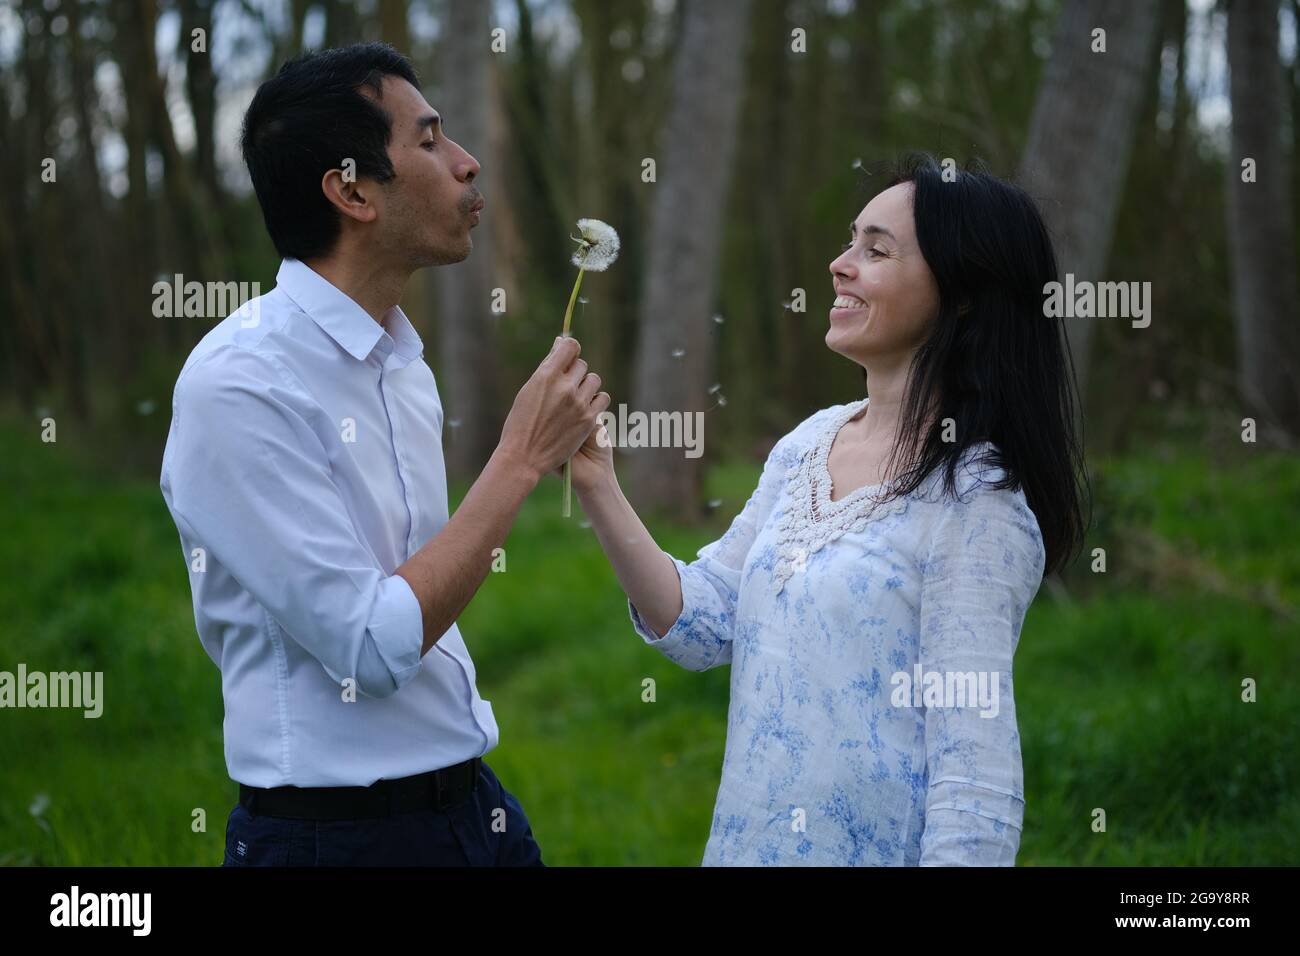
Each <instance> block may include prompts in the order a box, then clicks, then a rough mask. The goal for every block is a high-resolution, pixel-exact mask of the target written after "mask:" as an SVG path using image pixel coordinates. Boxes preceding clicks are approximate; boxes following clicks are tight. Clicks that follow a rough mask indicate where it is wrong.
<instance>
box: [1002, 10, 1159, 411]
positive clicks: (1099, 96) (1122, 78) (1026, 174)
mask: <svg viewBox="0 0 1300 956" xmlns="http://www.w3.org/2000/svg"><path fill="white" fill-rule="evenodd" d="M1159 9H1160V8H1159V5H1158V4H1155V3H1134V2H1132V0H1066V2H1065V4H1064V6H1063V7H1062V8H1061V14H1060V19H1059V20H1058V23H1057V31H1056V38H1055V40H1054V42H1053V45H1052V56H1051V59H1050V60H1049V61H1048V62H1047V65H1046V67H1045V69H1044V73H1043V79H1042V85H1041V86H1040V88H1039V92H1038V99H1037V101H1036V102H1035V104H1034V112H1033V116H1032V119H1031V120H1030V124H1029V136H1028V140H1027V142H1026V145H1025V152H1024V155H1023V157H1022V159H1021V165H1020V179H1021V182H1022V183H1023V184H1024V185H1025V187H1026V188H1027V189H1029V191H1030V192H1031V193H1033V194H1034V196H1035V198H1037V199H1039V200H1041V201H1043V206H1044V208H1043V212H1044V215H1045V216H1046V218H1047V222H1048V226H1049V227H1050V228H1051V230H1052V232H1053V234H1054V235H1055V238H1056V243H1057V245H1056V252H1057V259H1058V261H1059V264H1060V269H1061V274H1062V276H1064V275H1065V274H1066V273H1073V274H1074V276H1075V280H1076V281H1083V280H1089V281H1097V280H1098V279H1100V277H1101V275H1100V274H1101V271H1102V270H1103V269H1104V268H1105V266H1106V257H1107V255H1108V253H1109V251H1110V241H1111V236H1112V234H1113V232H1114V228H1115V215H1116V212H1117V210H1118V208H1119V202H1120V197H1121V195H1122V192H1123V188H1124V180H1125V177H1126V175H1127V173H1128V167H1129V158H1130V155H1131V153H1132V149H1133V134H1134V130H1135V129H1136V121H1137V117H1138V114H1139V112H1140V109H1141V106H1142V94H1143V91H1144V88H1145V84H1146V80H1147V77H1148V75H1149V74H1150V67H1151V62H1152V60H1153V54H1154V52H1155V39H1156V36H1157V30H1156V27H1157V22H1158V19H1159ZM1096 31H1104V33H1097V32H1096ZM1100 43H1104V44H1105V52H1094V47H1099V44H1100ZM1095 321H1096V320H1095V319H1086V318H1079V319H1066V320H1065V329H1066V333H1067V334H1068V336H1069V340H1070V345H1071V347H1072V349H1073V355H1074V364H1075V368H1076V370H1077V373H1078V377H1079V391H1080V393H1081V394H1086V389H1087V379H1088V352H1089V346H1090V344H1091V342H1092V330H1093V323H1094V322H1095Z"/></svg>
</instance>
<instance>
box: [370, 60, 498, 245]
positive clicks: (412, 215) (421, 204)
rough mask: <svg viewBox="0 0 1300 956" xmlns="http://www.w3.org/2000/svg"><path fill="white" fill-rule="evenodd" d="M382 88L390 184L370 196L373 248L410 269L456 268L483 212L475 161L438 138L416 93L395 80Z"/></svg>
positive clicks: (437, 123)
mask: <svg viewBox="0 0 1300 956" xmlns="http://www.w3.org/2000/svg"><path fill="white" fill-rule="evenodd" d="M383 84H384V96H383V100H382V103H381V105H382V107H383V109H384V110H385V111H386V112H387V113H388V114H389V116H391V117H392V132H391V134H390V135H389V140H388V156H389V159H390V160H391V161H392V164H393V171H394V173H395V174H396V176H395V178H393V179H392V180H390V181H389V182H387V183H382V184H377V185H378V188H377V189H376V188H373V187H372V188H371V190H370V194H371V195H373V196H374V202H375V206H376V208H377V210H378V213H379V215H378V219H377V223H378V225H379V230H378V233H377V240H378V242H379V243H380V245H381V247H382V248H383V250H384V251H385V252H387V253H388V254H391V255H393V256H400V257H404V258H405V259H406V260H407V261H408V262H409V264H410V265H411V266H413V267H414V268H423V267H425V266H437V265H446V264H448V263H452V262H460V261H461V260H462V259H464V258H465V257H466V256H468V255H469V253H470V250H471V249H472V248H474V243H473V241H471V239H470V236H469V231H470V229H472V228H473V227H474V226H476V225H477V224H478V221H479V214H478V212H477V211H476V210H477V209H481V208H482V204H483V197H482V195H481V194H480V193H479V191H478V188H477V187H476V186H475V185H474V180H475V178H476V177H477V176H478V173H479V164H478V160H476V159H475V158H474V157H473V156H471V155H470V154H469V153H467V152H465V150H463V149H461V148H460V146H458V145H457V144H456V143H455V142H454V141H452V140H451V139H448V138H447V136H445V135H444V134H443V131H442V123H441V117H440V116H439V115H438V113H437V111H436V110H434V109H433V107H431V106H430V105H429V104H428V102H427V101H426V100H425V98H424V97H423V96H422V95H421V94H420V91H419V90H417V89H416V88H415V87H414V86H412V85H411V84H410V83H408V82H406V80H403V79H400V78H398V77H395V76H385V77H384V80H383ZM362 92H363V93H365V92H366V91H365V88H364V87H363V88H362ZM367 95H369V94H367Z"/></svg>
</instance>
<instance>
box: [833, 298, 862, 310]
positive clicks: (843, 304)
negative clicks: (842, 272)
mask: <svg viewBox="0 0 1300 956" xmlns="http://www.w3.org/2000/svg"><path fill="white" fill-rule="evenodd" d="M864 306H866V303H865V302H863V301H862V300H861V299H855V298H853V296H851V295H837V296H836V297H835V308H837V309H861V308H863V307H864Z"/></svg>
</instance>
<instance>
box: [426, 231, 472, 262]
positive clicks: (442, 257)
mask: <svg viewBox="0 0 1300 956" xmlns="http://www.w3.org/2000/svg"><path fill="white" fill-rule="evenodd" d="M473 250H474V241H473V240H472V239H470V237H469V236H468V235H467V236H466V237H465V241H464V242H463V243H462V244H461V245H459V246H443V247H441V248H439V249H434V250H432V251H431V252H430V254H429V255H427V256H425V257H424V263H423V264H424V265H426V266H451V265H455V264H456V263H457V262H464V261H465V260H466V259H468V258H469V254H470V253H471V252H472V251H473Z"/></svg>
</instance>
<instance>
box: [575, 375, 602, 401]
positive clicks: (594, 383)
mask: <svg viewBox="0 0 1300 956" xmlns="http://www.w3.org/2000/svg"><path fill="white" fill-rule="evenodd" d="M599 391H600V376H599V375H597V374H596V373H595V372H588V373H587V374H586V375H584V376H583V378H582V381H581V383H579V385H578V401H579V402H581V403H582V404H583V405H589V404H591V400H592V399H593V398H595V397H596V393H597V392H599Z"/></svg>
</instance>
